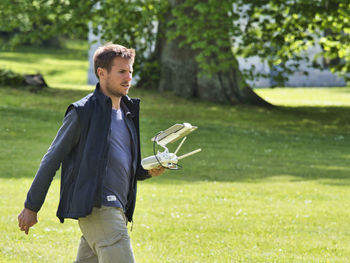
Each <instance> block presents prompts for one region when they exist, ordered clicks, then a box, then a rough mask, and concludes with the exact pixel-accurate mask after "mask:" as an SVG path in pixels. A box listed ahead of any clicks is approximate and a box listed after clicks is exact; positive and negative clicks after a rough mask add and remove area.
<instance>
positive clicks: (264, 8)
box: [0, 0, 350, 83]
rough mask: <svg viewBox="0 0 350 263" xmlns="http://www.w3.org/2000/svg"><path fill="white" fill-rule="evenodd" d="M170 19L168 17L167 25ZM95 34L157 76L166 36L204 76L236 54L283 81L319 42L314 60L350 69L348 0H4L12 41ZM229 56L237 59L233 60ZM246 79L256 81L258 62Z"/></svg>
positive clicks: (2, 20)
mask: <svg viewBox="0 0 350 263" xmlns="http://www.w3.org/2000/svg"><path fill="white" fill-rule="evenodd" d="M165 16H171V19H170V21H169V19H167V20H166V21H167V23H166V25H164V21H165V19H164V18H165ZM88 22H91V25H92V27H93V30H94V32H95V33H96V34H98V35H99V36H100V37H101V38H102V39H103V40H104V41H115V42H118V43H120V44H124V45H126V46H132V47H134V48H136V50H137V52H138V54H137V61H136V62H137V63H136V64H135V65H137V68H136V69H137V70H138V71H139V72H144V71H151V72H149V74H151V73H152V71H154V72H156V70H157V68H158V67H159V66H160V65H157V63H155V60H150V57H154V56H156V55H157V54H156V52H157V43H158V42H157V41H159V39H161V38H165V37H166V38H167V39H179V40H180V41H179V43H180V45H182V46H185V45H186V46H187V47H190V48H191V49H192V50H193V52H195V54H196V60H197V62H198V64H199V66H200V69H201V73H202V74H209V75H210V74H216V73H218V72H225V71H227V70H228V69H229V68H231V67H236V68H237V67H238V64H237V60H236V58H237V57H238V56H240V57H244V58H249V57H253V56H258V57H259V58H261V60H262V61H266V62H267V63H268V65H269V66H270V67H274V66H278V67H279V68H280V69H281V70H280V74H278V75H277V76H276V78H277V81H279V83H283V81H285V80H286V79H287V78H288V75H289V74H290V73H292V72H294V71H296V70H297V69H298V67H299V65H300V61H301V60H308V56H306V55H305V53H304V51H305V50H307V49H308V48H309V47H311V46H315V45H320V46H321V47H322V49H321V53H320V54H318V56H316V57H315V60H314V61H310V63H311V65H312V66H314V67H322V66H323V65H322V63H321V62H322V61H321V60H320V59H319V58H320V57H323V58H324V59H326V60H329V61H331V60H335V59H336V60H337V63H333V64H332V63H330V64H329V68H330V69H331V70H332V71H333V72H337V73H339V74H341V75H342V76H348V73H349V71H350V45H349V43H350V41H349V40H350V37H349V35H350V3H349V1H348V0H186V1H185V0H169V1H164V0H134V1H131V0H128V1H115V0H101V1H98V0H49V1H48V0H2V1H1V2H0V27H1V30H2V31H11V30H15V31H16V34H15V36H14V37H13V39H12V41H13V43H14V44H16V43H19V42H21V41H23V39H29V40H30V41H32V42H35V40H36V39H39V38H43V37H49V36H53V35H55V34H60V33H70V34H76V33H77V32H81V31H83V32H85V33H86V30H87V29H86V25H87V23H88ZM228 53H230V54H233V56H228ZM243 76H244V78H242V81H243V82H244V79H252V78H256V77H257V73H256V72H255V70H254V65H253V66H252V67H251V68H250V69H248V70H245V71H244V72H243Z"/></svg>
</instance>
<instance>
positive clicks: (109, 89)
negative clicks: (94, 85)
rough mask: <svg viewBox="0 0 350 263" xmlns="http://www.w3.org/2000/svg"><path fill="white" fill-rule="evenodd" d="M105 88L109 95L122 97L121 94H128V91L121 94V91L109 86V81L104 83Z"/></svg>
mask: <svg viewBox="0 0 350 263" xmlns="http://www.w3.org/2000/svg"><path fill="white" fill-rule="evenodd" d="M106 90H107V92H108V93H109V94H110V95H111V96H113V97H117V98H121V97H123V96H125V95H127V94H128V92H126V94H123V93H121V92H119V91H117V90H115V89H113V88H111V86H110V85H109V83H107V85H106Z"/></svg>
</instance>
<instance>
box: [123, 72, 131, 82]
mask: <svg viewBox="0 0 350 263" xmlns="http://www.w3.org/2000/svg"><path fill="white" fill-rule="evenodd" d="M125 78H126V80H127V81H131V80H132V73H127V75H126V77H125Z"/></svg>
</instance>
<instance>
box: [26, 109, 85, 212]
mask: <svg viewBox="0 0 350 263" xmlns="http://www.w3.org/2000/svg"><path fill="white" fill-rule="evenodd" d="M79 137H80V125H79V120H78V114H77V112H76V110H75V109H72V110H71V111H69V112H68V113H67V115H66V116H65V117H64V119H63V124H62V126H61V127H60V129H59V130H58V132H57V135H56V137H55V139H54V140H53V142H52V144H51V146H50V147H49V149H48V151H47V153H46V154H45V155H44V157H43V159H42V160H41V163H40V166H39V169H38V172H37V173H36V175H35V178H34V181H33V183H32V185H31V187H30V189H29V191H28V194H27V199H26V201H25V207H26V208H28V209H30V210H32V211H35V212H38V211H39V210H40V208H41V206H42V204H43V203H44V201H45V197H46V194H47V192H48V190H49V187H50V185H51V182H52V179H53V177H54V176H55V174H56V171H57V170H58V169H59V168H60V165H61V163H62V161H63V159H64V157H65V156H66V155H67V154H68V153H69V152H70V151H71V150H72V148H73V147H74V146H75V145H76V144H77V143H78V141H79Z"/></svg>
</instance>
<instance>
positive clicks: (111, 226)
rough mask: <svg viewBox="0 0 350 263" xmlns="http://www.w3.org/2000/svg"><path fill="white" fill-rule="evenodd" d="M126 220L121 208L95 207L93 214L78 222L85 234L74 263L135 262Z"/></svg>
mask: <svg viewBox="0 0 350 263" xmlns="http://www.w3.org/2000/svg"><path fill="white" fill-rule="evenodd" d="M126 225H127V219H126V217H125V215H124V212H123V211H122V209H120V208H116V207H107V206H102V207H101V208H97V207H94V208H93V210H92V213H91V214H90V215H89V216H87V217H83V218H79V226H80V229H81V232H82V233H83V235H82V237H81V239H80V244H79V248H78V254H77V259H76V261H75V263H119V262H120V263H133V262H135V259H134V255H133V251H132V247H131V242H130V237H129V235H128V229H127V226H126Z"/></svg>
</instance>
